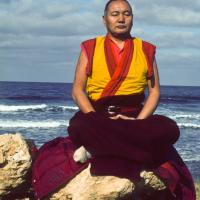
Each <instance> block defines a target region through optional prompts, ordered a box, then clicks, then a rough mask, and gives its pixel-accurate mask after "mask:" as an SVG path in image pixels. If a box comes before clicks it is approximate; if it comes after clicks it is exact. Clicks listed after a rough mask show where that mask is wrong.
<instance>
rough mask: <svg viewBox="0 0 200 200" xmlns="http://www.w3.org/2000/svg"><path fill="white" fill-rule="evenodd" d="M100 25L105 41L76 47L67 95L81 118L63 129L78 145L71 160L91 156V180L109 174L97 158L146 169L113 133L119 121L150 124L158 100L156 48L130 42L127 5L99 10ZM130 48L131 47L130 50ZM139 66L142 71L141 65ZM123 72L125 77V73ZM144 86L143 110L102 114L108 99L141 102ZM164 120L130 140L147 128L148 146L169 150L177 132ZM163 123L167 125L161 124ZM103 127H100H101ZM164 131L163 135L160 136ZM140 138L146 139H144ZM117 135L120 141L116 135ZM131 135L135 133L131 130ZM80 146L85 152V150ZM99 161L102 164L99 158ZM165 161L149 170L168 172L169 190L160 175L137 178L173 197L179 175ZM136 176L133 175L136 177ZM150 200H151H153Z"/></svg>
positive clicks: (122, 1) (121, 0) (116, 2)
mask: <svg viewBox="0 0 200 200" xmlns="http://www.w3.org/2000/svg"><path fill="white" fill-rule="evenodd" d="M103 22H104V24H105V26H106V29H107V35H106V36H105V37H97V38H95V39H91V40H88V41H85V42H83V43H82V45H81V47H82V51H81V53H80V57H79V60H78V63H77V68H76V74H75V79H74V84H73V90H72V97H73V99H74V101H75V102H76V104H77V105H78V107H79V108H80V110H81V113H83V114H80V113H78V114H77V115H75V117H74V118H72V120H71V122H70V126H69V128H68V131H69V134H70V137H71V138H72V140H73V141H74V142H75V143H76V144H77V146H81V145H83V146H81V147H80V148H79V149H78V150H76V151H75V154H74V159H75V160H76V161H77V162H85V161H86V160H87V158H90V157H91V155H90V153H89V152H91V153H92V155H93V157H94V158H93V161H92V170H91V172H93V173H94V174H96V175H101V174H102V175H104V174H106V173H108V172H107V171H109V170H107V171H106V166H105V169H102V167H101V168H100V167H99V166H101V163H102V162H105V160H106V159H105V160H101V159H102V157H105V158H106V157H108V156H114V157H117V156H118V157H120V158H121V157H123V158H124V157H125V158H128V159H133V160H135V161H136V162H141V163H142V164H143V165H146V168H148V167H149V166H151V164H150V163H148V161H147V159H146V161H145V160H142V159H140V158H142V157H144V158H145V157H148V155H147V154H145V153H144V152H142V151H140V150H138V149H137V148H136V149H134V148H133V149H131V147H130V148H129V150H130V152H129V151H128V150H127V149H128V148H127V149H126V147H127V146H128V145H127V143H126V142H125V143H124V146H123V145H121V144H120V142H119V141H118V140H117V139H116V138H117V137H120V138H121V135H123V134H124V133H123V132H120V133H117V130H116V129H118V130H119V129H120V128H121V127H123V122H122V121H123V120H126V121H127V120H131V121H133V120H136V121H137V120H144V119H147V121H148V120H149V119H148V118H150V119H152V117H150V116H152V114H153V112H154V111H155V109H156V107H157V105H158V102H159V97H160V88H159V76H158V70H157V64H156V59H155V46H154V45H152V44H150V43H148V42H145V41H141V40H140V39H137V38H132V37H131V34H130V32H131V28H132V25H133V13H132V8H131V6H130V4H129V2H128V1H126V0H110V1H108V3H107V4H106V6H105V10H104V16H103ZM129 43H130V44H129ZM132 43H133V46H131V45H132ZM129 45H130V46H131V47H130V46H129ZM126 54H127V56H126ZM134 55H137V57H138V58H135V57H134ZM130 57H131V58H132V60H130V61H129V60H128V59H130ZM113 60H114V61H113ZM127 60H128V61H127ZM128 62H129V64H127V65H125V64H124V63H128ZM138 63H139V64H138ZM144 63H145V64H144ZM143 64H144V65H145V66H143ZM128 65H129V66H128ZM137 65H139V66H137ZM145 67H146V68H145ZM124 71H127V72H126V73H125V72H124ZM146 85H147V86H148V97H147V99H146V101H145V103H144V105H142V108H141V107H140V108H138V105H135V108H136V110H137V111H136V112H135V113H134V112H133V111H132V114H130V112H120V111H119V112H115V111H116V109H115V108H114V110H111V112H109V111H108V112H107V113H105V110H108V109H109V107H110V106H109V104H111V106H112V104H114V102H113V100H111V98H112V99H113V98H115V97H116V98H118V97H122V99H120V101H127V99H128V96H132V97H133V96H134V98H135V99H134V98H132V99H130V101H132V104H133V105H132V106H133V107H134V101H135V100H136V99H137V98H140V95H141V94H142V93H143V92H144V89H145V87H146ZM116 88H117V89H116ZM116 98H115V99H116ZM102 101H103V103H102ZM116 101H117V100H116ZM136 101H137V100H136ZM100 102H101V103H100ZM108 102H109V103H108ZM99 104H100V106H99ZM117 104H119V102H117ZM102 105H103V106H102ZM105 105H106V106H105ZM120 106H121V107H123V106H125V107H127V105H123V104H121V105H120ZM128 106H130V105H128ZM100 107H101V108H100ZM102 107H104V108H103V112H102ZM114 107H115V105H114ZM130 107H131V106H130ZM96 113H97V114H99V113H101V114H102V113H103V115H104V116H106V117H107V120H106V119H105V118H106V117H105V118H104V119H102V118H101V117H99V116H98V115H97V114H96ZM133 113H134V114H133ZM84 114H85V115H84ZM160 117H161V116H160ZM95 118H96V119H95ZM108 118H109V119H112V120H117V123H118V124H116V125H113V123H112V122H109V119H108ZM161 118H162V117H161ZM118 120H122V121H118ZM165 120H166V119H165ZM165 120H164V119H163V121H162V120H161V119H155V120H154V119H152V121H151V122H152V124H153V123H155V122H157V123H160V127H158V126H154V125H152V124H150V123H149V122H147V121H143V127H139V128H138V129H140V130H138V132H139V134H140V136H141V137H139V136H137V134H135V138H133V141H136V140H137V141H141V140H142V138H145V137H147V136H145V134H146V132H145V131H146V130H148V129H149V130H151V129H152V130H153V131H152V133H151V131H149V133H148V134H149V135H152V137H151V136H150V137H149V138H148V141H152V143H151V144H154V145H156V140H158V141H157V142H158V144H160V145H161V146H172V144H173V143H174V142H175V141H176V140H177V139H178V135H179V131H178V130H177V127H175V126H176V125H174V124H173V125H172V126H174V127H173V128H172V127H171V128H170V125H169V124H171V122H167V120H166V121H165ZM164 121H165V122H166V123H163V122H164ZM136 123H137V122H136ZM87 124H89V126H90V127H88V126H87ZM92 124H95V127H93V125H92ZM132 124H133V123H132V122H130V123H129V124H128V123H127V129H128V126H131V125H132ZM106 125H107V126H109V127H111V128H109V131H107V130H106V128H105V126H106ZM102 126H104V127H103V128H102ZM113 126H116V127H117V128H116V127H113ZM98 127H99V128H98ZM136 127H137V126H133V129H134V128H135V129H136V130H137V128H136ZM144 127H146V128H144ZM124 128H125V127H124ZM155 129H157V130H159V129H160V132H159V133H158V132H157V133H158V134H160V136H159V137H157V138H156V137H153V134H154V135H156V134H155V132H156V131H155ZM164 129H165V130H166V132H165V131H164ZM81 130H82V131H81ZM126 131H127V135H125V136H124V138H123V140H125V138H126V136H127V138H126V139H127V140H129V139H130V137H131V136H130V135H128V132H129V130H126ZM164 132H165V133H166V134H164ZM95 133H97V134H95ZM142 133H145V134H144V135H143V134H142ZM112 134H113V135H112ZM118 134H119V135H120V136H118ZM130 134H134V133H133V131H132V133H130ZM161 137H162V138H163V139H164V140H161ZM105 138H106V139H105ZM139 138H140V139H139ZM152 138H154V139H152ZM105 140H107V141H105ZM108 141H109V142H108ZM130 141H131V139H130ZM167 141H168V142H167ZM106 142H108V143H106ZM109 143H110V145H109ZM99 144H100V145H99ZM132 145H133V146H134V142H133V143H132ZM84 146H85V147H86V149H87V150H88V151H89V152H88V151H86V149H85V147H84ZM108 146H109V147H110V148H109V147H108ZM119 146H121V147H122V148H121V150H120V152H119V151H117V147H119ZM125 146H126V147H125ZM147 146H148V145H146V146H145V149H148V151H152V152H154V155H155V156H157V157H159V156H160V157H162V156H163V157H164V156H165V155H164V154H165V153H164V152H165V151H166V149H167V148H166V149H165V148H163V150H161V152H162V151H163V154H162V153H161V154H160V155H158V154H156V153H155V149H154V150H152V149H151V148H147ZM103 149H106V151H104V150H103ZM126 150H127V151H126ZM134 150H135V152H136V153H135V154H134V153H131V152H132V151H134ZM130 154H133V155H130ZM172 154H175V153H172ZM99 157H100V158H101V159H99ZM139 157H140V158H139ZM109 159H111V158H109ZM111 160H112V159H111ZM158 160H159V159H158ZM112 161H113V160H112ZM166 161H167V160H165V159H164V160H163V161H160V166H161V167H160V168H158V163H157V164H156V161H155V163H154V164H155V166H157V167H155V166H154V167H155V168H153V169H159V170H160V171H162V169H163V168H164V169H165V170H166V171H167V172H166V173H169V171H171V172H173V173H171V174H170V173H169V176H172V177H173V178H172V180H173V181H174V183H173V184H172V185H173V186H169V181H170V180H167V178H166V177H165V178H166V180H165V184H163V183H162V181H161V180H160V178H158V176H159V175H161V178H162V179H164V178H163V177H162V173H160V174H159V173H157V175H158V176H155V175H152V173H151V172H149V173H148V172H146V171H142V170H141V171H140V175H141V176H142V177H143V178H144V179H145V178H147V177H149V175H150V174H151V178H152V177H153V178H152V180H153V179H154V181H155V180H156V181H157V182H158V183H159V185H160V186H161V188H160V190H164V189H166V186H167V185H168V189H167V190H168V191H169V190H170V191H171V193H172V194H173V195H175V194H174V193H175V187H176V184H177V185H178V183H177V182H178V179H179V176H178V174H177V171H176V170H175V169H174V167H173V166H172V164H171V163H168V162H166ZM122 162H123V161H122ZM162 164H163V165H162ZM105 165H107V166H109V165H112V164H110V163H109V161H107V164H106V162H105ZM128 165H129V164H127V163H126V164H124V163H123V164H121V166H122V168H123V167H124V166H126V168H128V167H127V166H128ZM119 166H120V164H119ZM108 168H109V167H108ZM150 168H151V167H150ZM153 169H152V170H153ZM159 170H158V171H159ZM102 171H103V172H102ZM136 171H137V170H136ZM110 173H111V174H114V175H118V176H122V177H123V176H124V177H125V176H126V175H124V174H123V172H122V173H121V172H120V173H117V172H116V173H115V172H110ZM130 173H131V172H130ZM135 173H136V174H137V172H135ZM164 173H165V172H163V174H164ZM108 174H109V173H108ZM130 176H131V175H130ZM188 176H190V175H188ZM129 178H130V177H129ZM151 178H150V179H151ZM133 179H134V178H133ZM154 183H155V182H154ZM139 184H140V183H139ZM139 184H138V185H139ZM140 185H141V184H140ZM147 185H149V186H151V181H149V182H148V184H147ZM192 187H193V186H192ZM192 187H191V190H194V188H192ZM157 189H158V188H157ZM165 191H166V190H164V192H165ZM189 193H190V192H189ZM163 194H164V193H162V199H164V197H163ZM176 195H177V194H176ZM192 195H193V194H192V192H191V193H190V194H188V197H183V199H184V198H187V199H193V198H195V197H192ZM165 196H166V197H165V198H166V199H172V198H174V197H173V196H171V195H170V194H169V196H167V194H166V193H165ZM185 196H187V195H185ZM149 198H152V197H149ZM153 198H154V199H156V197H153ZM157 198H158V197H157ZM179 198H180V197H179Z"/></svg>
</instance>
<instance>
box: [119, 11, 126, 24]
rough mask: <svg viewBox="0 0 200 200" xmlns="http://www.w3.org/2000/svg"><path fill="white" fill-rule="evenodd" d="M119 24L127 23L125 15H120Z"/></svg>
mask: <svg viewBox="0 0 200 200" xmlns="http://www.w3.org/2000/svg"><path fill="white" fill-rule="evenodd" d="M118 22H119V23H124V22H125V17H124V15H123V14H122V13H121V14H120V15H119V19H118Z"/></svg>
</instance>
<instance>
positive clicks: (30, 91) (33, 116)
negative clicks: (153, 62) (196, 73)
mask: <svg viewBox="0 0 200 200" xmlns="http://www.w3.org/2000/svg"><path fill="white" fill-rule="evenodd" d="M71 88H72V84H71V83H32V82H0V134H3V133H15V132H20V133H21V134H22V135H23V136H24V137H25V138H27V139H33V140H34V141H35V144H36V145H37V147H40V146H41V145H42V144H44V143H45V142H47V141H49V140H52V139H54V138H56V137H60V136H66V135H68V133H67V126H68V124H69V120H70V118H71V117H72V116H73V115H74V113H75V112H76V111H77V110H78V108H77V106H76V105H75V104H74V102H73V101H72V98H71ZM155 113H157V114H162V115H165V116H168V117H170V118H172V119H174V120H175V121H176V122H177V124H178V126H179V128H180V131H181V136H180V138H179V140H178V142H177V143H176V144H175V147H176V149H177V150H178V152H179V154H180V155H181V157H182V158H183V160H184V161H185V163H186V164H187V166H188V167H189V169H190V171H191V173H192V175H193V177H194V179H200V170H199V169H200V87H190V86H161V99H160V103H159V105H158V108H157V110H156V112H155Z"/></svg>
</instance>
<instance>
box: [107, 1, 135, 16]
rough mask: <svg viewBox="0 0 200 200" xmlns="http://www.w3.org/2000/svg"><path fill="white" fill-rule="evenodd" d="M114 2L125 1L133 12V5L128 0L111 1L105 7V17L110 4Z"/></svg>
mask: <svg viewBox="0 0 200 200" xmlns="http://www.w3.org/2000/svg"><path fill="white" fill-rule="evenodd" d="M114 1H124V2H126V3H127V4H128V5H129V7H130V10H131V11H132V7H131V4H130V3H129V2H128V1H127V0H109V1H108V2H107V3H106V5H105V8H104V15H106V14H107V12H108V9H109V6H110V4H111V3H112V2H114Z"/></svg>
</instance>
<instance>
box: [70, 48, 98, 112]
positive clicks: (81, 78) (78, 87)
mask: <svg viewBox="0 0 200 200" xmlns="http://www.w3.org/2000/svg"><path fill="white" fill-rule="evenodd" d="M87 62H88V61H87V57H86V56H85V54H84V53H83V51H81V53H80V56H79V59H78V63H77V66H76V72H75V78H74V83H73V87H72V98H73V100H74V101H75V103H76V104H77V105H78V107H79V108H80V110H81V111H82V112H84V113H88V112H90V111H94V108H93V107H92V105H91V103H90V101H89V99H88V97H87V95H86V93H85V86H86V82H87V74H86V66H87Z"/></svg>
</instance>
